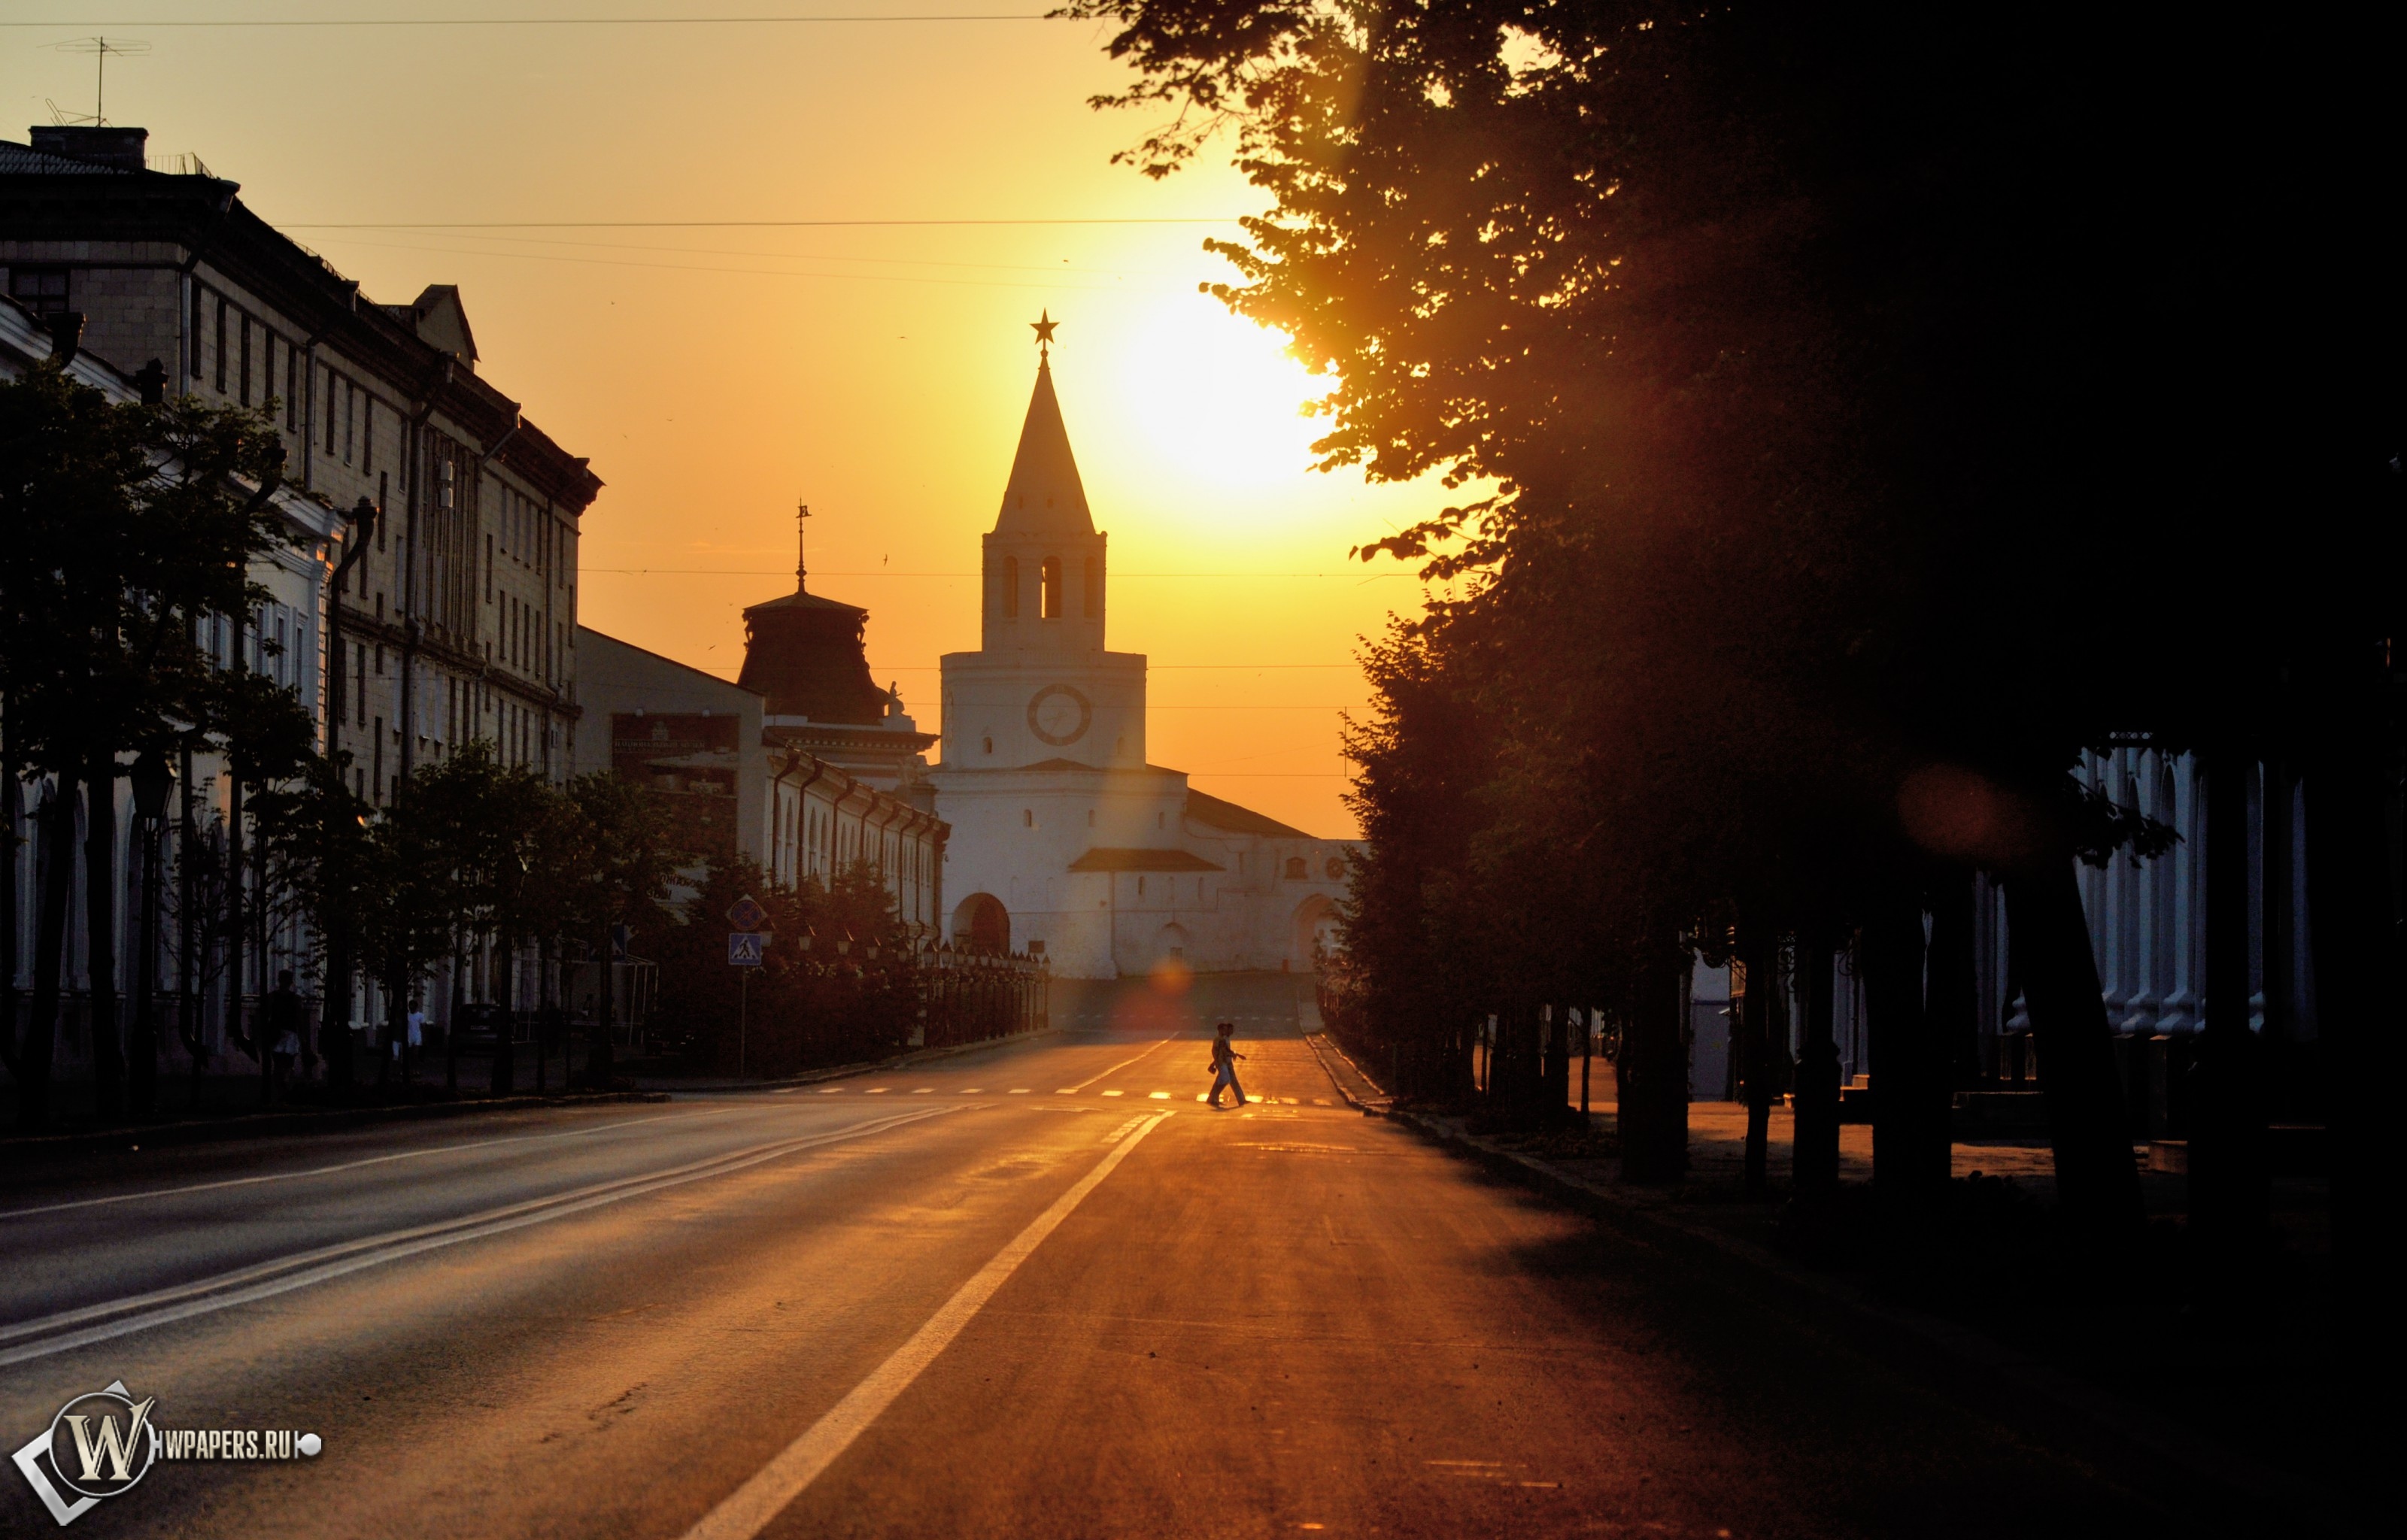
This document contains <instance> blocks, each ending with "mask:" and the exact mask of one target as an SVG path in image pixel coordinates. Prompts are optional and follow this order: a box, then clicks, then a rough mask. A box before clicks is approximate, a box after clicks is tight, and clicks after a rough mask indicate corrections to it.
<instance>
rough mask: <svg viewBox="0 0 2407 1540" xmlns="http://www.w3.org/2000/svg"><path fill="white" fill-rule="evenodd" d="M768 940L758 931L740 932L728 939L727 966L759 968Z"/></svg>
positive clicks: (729, 936)
mask: <svg viewBox="0 0 2407 1540" xmlns="http://www.w3.org/2000/svg"><path fill="white" fill-rule="evenodd" d="M767 940H768V938H767V937H766V936H763V935H762V934H761V933H760V932H759V931H757V930H738V931H732V932H730V933H729V935H728V938H727V965H728V966H729V967H730V968H759V967H760V966H761V949H762V945H763V944H764V943H766V942H767Z"/></svg>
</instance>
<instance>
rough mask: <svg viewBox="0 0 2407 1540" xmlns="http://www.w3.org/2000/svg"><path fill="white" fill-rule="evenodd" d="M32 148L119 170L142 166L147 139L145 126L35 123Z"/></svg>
mask: <svg viewBox="0 0 2407 1540" xmlns="http://www.w3.org/2000/svg"><path fill="white" fill-rule="evenodd" d="M33 137H34V148H35V149H36V150H37V151H39V152H40V153H42V154H44V155H56V156H59V157H61V158H63V159H64V160H69V161H90V162H93V164H95V165H105V166H115V167H116V168H117V169H118V170H120V171H140V170H142V169H143V162H142V151H143V147H144V146H146V145H148V144H149V143H150V130H149V129H147V128H95V127H93V126H92V125H90V124H85V123H59V124H42V123H36V124H35V125H34V130H33Z"/></svg>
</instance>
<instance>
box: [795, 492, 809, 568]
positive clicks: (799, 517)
mask: <svg viewBox="0 0 2407 1540" xmlns="http://www.w3.org/2000/svg"><path fill="white" fill-rule="evenodd" d="M810 516H811V505H810V504H809V503H807V502H803V503H797V504H796V505H795V513H794V587H795V588H796V589H797V590H800V589H801V588H802V586H803V584H804V580H805V579H806V578H808V577H809V576H810V573H811V564H810V562H809V561H808V560H806V559H805V558H806V557H807V556H808V554H809V553H808V550H807V547H806V542H807V540H808V537H809V534H810V530H808V528H806V526H807V524H808V521H809V519H810Z"/></svg>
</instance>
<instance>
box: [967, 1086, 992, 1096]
mask: <svg viewBox="0 0 2407 1540" xmlns="http://www.w3.org/2000/svg"><path fill="white" fill-rule="evenodd" d="M985 1092H986V1087H985V1086H983V1085H973V1086H971V1087H970V1088H969V1089H968V1090H966V1091H964V1092H962V1093H961V1095H964V1096H976V1095H984V1094H985Z"/></svg>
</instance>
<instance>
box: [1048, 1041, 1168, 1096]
mask: <svg viewBox="0 0 2407 1540" xmlns="http://www.w3.org/2000/svg"><path fill="white" fill-rule="evenodd" d="M1177 1040H1178V1039H1177V1038H1162V1039H1161V1042H1159V1043H1156V1044H1154V1045H1153V1048H1148V1049H1147V1050H1146V1051H1145V1053H1152V1052H1153V1049H1154V1048H1160V1047H1161V1043H1168V1042H1176V1041H1177ZM1145 1053H1139V1054H1138V1055H1137V1056H1136V1058H1135V1059H1122V1060H1121V1061H1120V1062H1119V1063H1118V1064H1116V1065H1114V1066H1112V1067H1110V1068H1109V1069H1106V1070H1104V1072H1103V1073H1102V1074H1101V1075H1090V1076H1088V1077H1087V1078H1086V1079H1085V1080H1083V1081H1079V1082H1078V1083H1077V1084H1075V1085H1074V1086H1072V1087H1070V1089H1071V1090H1073V1091H1084V1090H1085V1089H1087V1087H1089V1086H1090V1085H1092V1084H1094V1083H1095V1082H1096V1081H1100V1080H1106V1079H1108V1078H1110V1077H1111V1076H1114V1075H1117V1074H1118V1073H1119V1072H1120V1071H1121V1070H1123V1069H1126V1068H1127V1067H1129V1066H1131V1065H1132V1064H1134V1063H1136V1060H1137V1059H1141V1058H1144V1057H1145Z"/></svg>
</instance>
